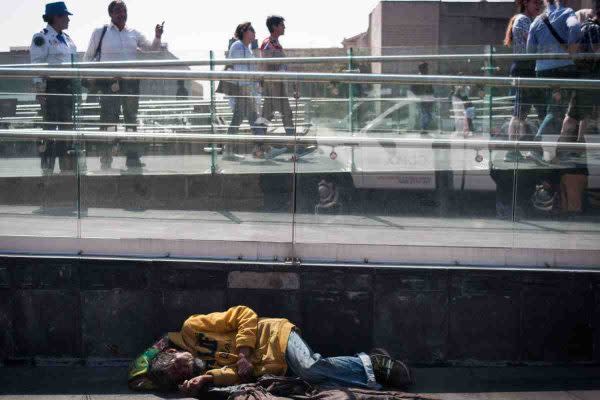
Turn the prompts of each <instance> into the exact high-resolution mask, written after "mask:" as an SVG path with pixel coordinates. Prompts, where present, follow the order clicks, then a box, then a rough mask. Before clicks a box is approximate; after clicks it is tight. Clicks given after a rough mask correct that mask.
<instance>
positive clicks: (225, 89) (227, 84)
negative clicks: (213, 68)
mask: <svg viewBox="0 0 600 400" xmlns="http://www.w3.org/2000/svg"><path fill="white" fill-rule="evenodd" d="M232 70H233V65H226V66H225V69H224V71H232ZM215 93H220V94H224V95H225V96H238V95H239V94H240V85H238V83H237V82H232V81H225V80H221V81H219V84H218V85H217V89H216V90H215Z"/></svg>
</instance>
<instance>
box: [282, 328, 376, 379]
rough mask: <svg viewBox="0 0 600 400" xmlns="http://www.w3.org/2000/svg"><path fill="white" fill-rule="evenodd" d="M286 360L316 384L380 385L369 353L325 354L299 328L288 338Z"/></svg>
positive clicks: (293, 369) (297, 371)
mask: <svg viewBox="0 0 600 400" xmlns="http://www.w3.org/2000/svg"><path fill="white" fill-rule="evenodd" d="M285 358H286V361H287V364H288V368H289V369H290V370H291V372H292V373H293V374H294V375H295V376H297V377H299V378H301V379H303V380H305V381H306V382H308V383H312V384H321V385H327V386H343V387H359V388H367V389H380V388H381V386H380V385H379V384H378V383H377V382H376V381H375V373H374V372H373V365H372V364H371V359H370V357H369V356H368V355H366V354H364V353H361V354H358V355H357V356H356V357H329V358H323V357H321V355H320V354H317V353H314V352H313V351H312V350H311V349H310V347H308V345H307V344H306V342H305V341H304V340H303V339H302V337H300V335H299V334H298V333H297V332H292V333H291V334H290V338H289V339H288V345H287V350H286V357H285Z"/></svg>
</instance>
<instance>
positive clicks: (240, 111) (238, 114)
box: [223, 95, 246, 161]
mask: <svg viewBox="0 0 600 400" xmlns="http://www.w3.org/2000/svg"><path fill="white" fill-rule="evenodd" d="M245 107H246V99H245V98H244V96H243V95H240V97H238V98H236V99H235V106H234V109H233V117H232V118H231V124H230V125H229V128H228V129H227V134H228V135H235V134H237V133H238V131H239V129H240V125H241V123H242V119H243V118H244V110H245ZM233 149H234V146H233V144H230V143H228V144H226V145H225V151H224V152H223V160H226V161H239V160H242V159H244V157H243V156H241V155H239V154H235V153H234V151H233Z"/></svg>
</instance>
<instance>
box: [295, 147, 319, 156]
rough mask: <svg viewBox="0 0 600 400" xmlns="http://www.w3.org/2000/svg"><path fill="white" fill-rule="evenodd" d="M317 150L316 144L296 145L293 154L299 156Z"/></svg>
mask: <svg viewBox="0 0 600 400" xmlns="http://www.w3.org/2000/svg"><path fill="white" fill-rule="evenodd" d="M315 151H317V146H307V147H298V149H297V150H296V153H295V156H296V157H298V158H300V157H304V156H306V155H309V154H310V153H314V152H315Z"/></svg>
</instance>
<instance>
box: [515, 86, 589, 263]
mask: <svg viewBox="0 0 600 400" xmlns="http://www.w3.org/2000/svg"><path fill="white" fill-rule="evenodd" d="M573 93H575V96H576V97H574V98H573V97H572V95H573ZM597 96H598V90H594V89H582V90H576V91H573V90H571V89H568V88H565V87H548V88H545V89H543V90H542V92H541V98H542V99H543V105H544V106H547V107H543V110H542V117H543V120H542V122H541V123H538V124H536V123H535V122H536V120H537V119H536V118H535V117H536V114H537V113H536V107H535V106H536V104H532V105H533V107H531V108H530V110H529V113H530V115H529V118H528V119H527V121H526V123H525V128H526V132H527V133H528V134H529V136H530V137H533V140H534V142H533V143H532V144H529V145H527V146H523V148H522V150H521V151H520V153H519V162H518V169H517V178H518V180H517V185H518V186H517V193H518V198H519V204H518V205H519V206H518V207H517V208H516V210H515V216H516V226H517V227H518V229H516V232H517V234H516V243H517V244H518V245H519V246H520V247H525V248H531V249H544V250H548V249H552V250H556V251H572V252H573V253H571V254H573V256H572V259H571V262H572V263H576V264H579V263H581V264H588V263H589V262H588V261H589V260H587V261H586V251H590V250H598V247H599V244H600V240H599V239H600V236H599V234H600V230H599V222H600V219H599V218H598V217H599V212H598V211H599V210H600V208H599V203H598V198H599V196H598V193H599V192H600V186H599V182H598V174H600V147H598V146H599V142H600V141H599V140H598V113H597V111H598V110H597V103H596V101H595V99H596V98H597ZM573 99H575V101H573ZM565 114H567V115H568V116H569V117H567V118H565ZM546 262H547V263H549V264H553V263H560V262H561V260H560V259H556V260H551V261H546Z"/></svg>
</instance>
